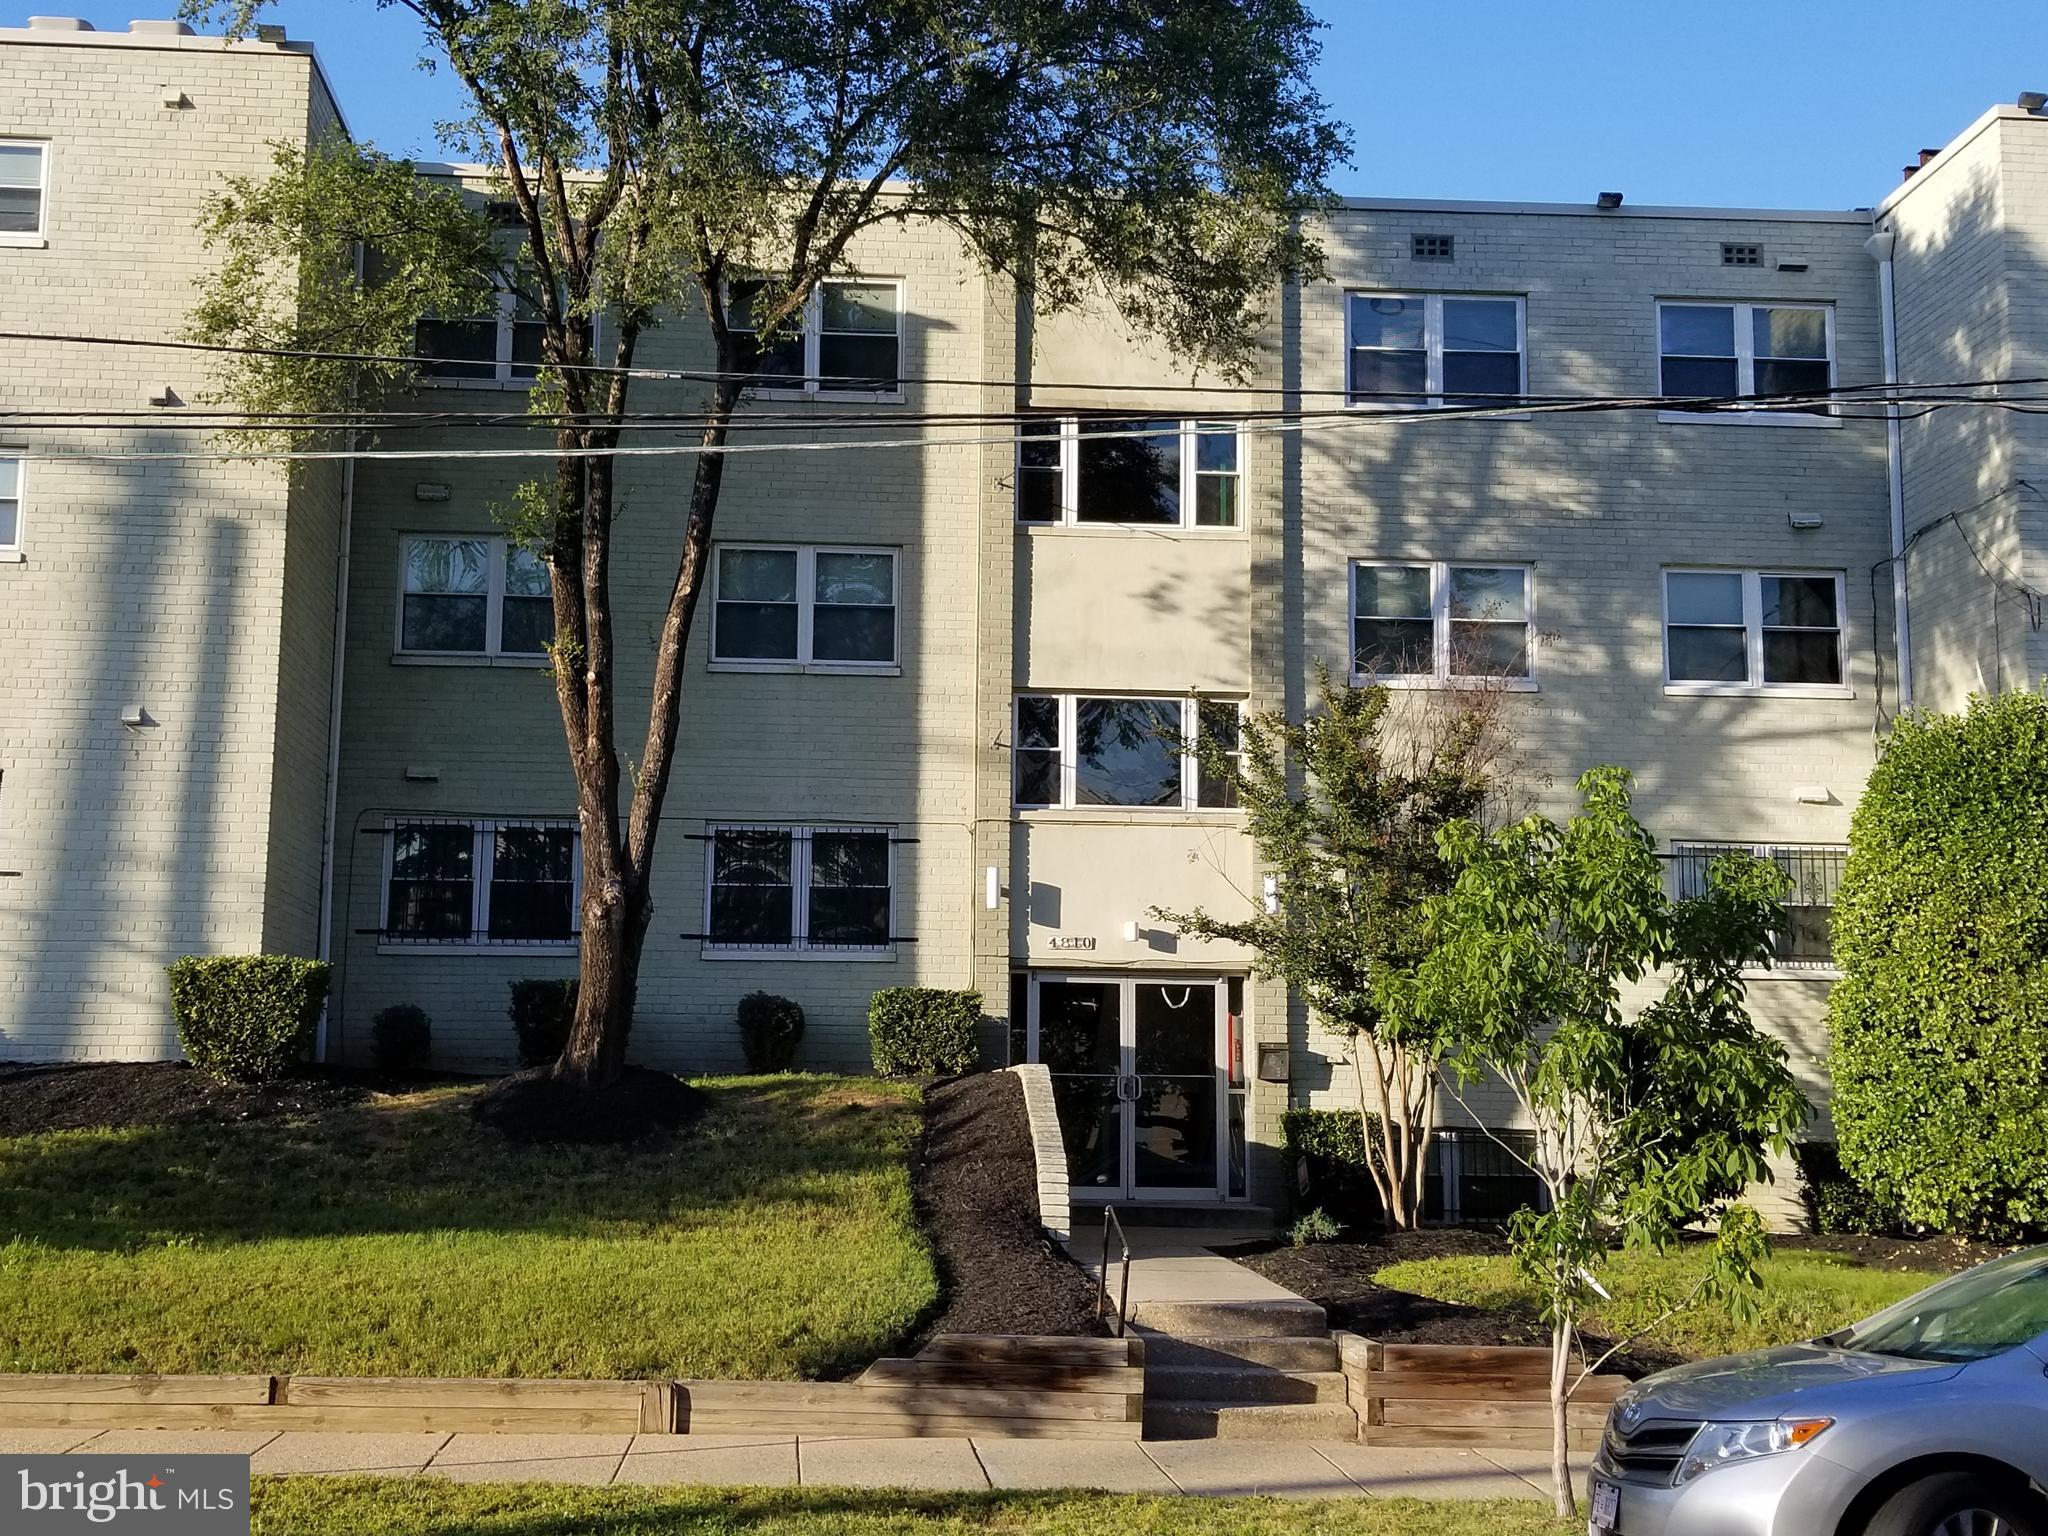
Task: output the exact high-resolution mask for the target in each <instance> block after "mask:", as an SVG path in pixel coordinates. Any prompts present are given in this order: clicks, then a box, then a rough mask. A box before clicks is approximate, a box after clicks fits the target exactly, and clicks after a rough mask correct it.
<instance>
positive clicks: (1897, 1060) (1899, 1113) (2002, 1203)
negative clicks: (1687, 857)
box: [1828, 693, 2048, 1237]
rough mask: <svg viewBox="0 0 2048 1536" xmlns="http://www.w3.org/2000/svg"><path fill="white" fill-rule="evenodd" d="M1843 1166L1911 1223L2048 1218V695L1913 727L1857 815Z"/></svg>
mask: <svg viewBox="0 0 2048 1536" xmlns="http://www.w3.org/2000/svg"><path fill="white" fill-rule="evenodd" d="M1834 953H1835V960H1836V962H1837V963H1838V964H1839V965H1840V966H1841V968H1842V979H1841V980H1840V981H1838V982H1837V983H1835V986H1834V990H1833V992H1832V994H1831V996H1830V997H1829V1000H1828V1015H1829V1026H1830V1031H1831V1035H1832V1038H1831V1040H1830V1044H1829V1051H1828V1067H1829V1071H1830V1072H1831V1073H1832V1075H1833V1078H1834V1098H1833V1101H1832V1105H1831V1107H1832V1110H1833V1114H1834V1120H1835V1129H1836V1135H1837V1136H1838V1138H1839V1141H1840V1150H1841V1158H1842V1166H1843V1168H1844V1169H1846V1170H1847V1171H1848V1172H1849V1173H1850V1174H1851V1175H1852V1176H1853V1177H1854V1178H1855V1179H1856V1181H1857V1182H1858V1183H1859V1184H1861V1185H1862V1186H1863V1187H1864V1188H1865V1189H1867V1190H1869V1191H1870V1192H1871V1194H1872V1195H1873V1196H1875V1197H1876V1199H1877V1201H1878V1202H1879V1204H1880V1207H1881V1208H1882V1207H1884V1206H1896V1207H1898V1208H1899V1209H1900V1210H1901V1211H1902V1212H1903V1214H1904V1216H1905V1217H1906V1219H1908V1220H1910V1221H1916V1222H1923V1223H1925V1224H1927V1225H1929V1226H1933V1227H1941V1228H1960V1229H1964V1230H1968V1231H1974V1232H1981V1233H1984V1234H1986V1235H1990V1236H1997V1237H2010V1236H2016V1235H2019V1234H2020V1233H2023V1232H2025V1231H2028V1230H2039V1229H2041V1228H2043V1227H2048V1117H2044V1116H2043V1114H2042V1111H2041V1106H2042V1103H2043V1102H2044V1100H2048V699H2044V698H2042V697H2041V696H2039V695H2038V694H2026V693H2017V694H2007V695H2005V696H2004V697H2002V698H1996V699H1984V698H1978V699H1972V700H1971V701H1970V707H1969V711H1968V713H1966V714H1963V715H1923V716H1918V717H1910V716H1909V717H1907V718H1904V719H1901V720H1900V721H1899V722H1898V725H1897V727H1896V728H1895V729H1894V731H1893V732H1892V736H1891V739H1890V740H1889V741H1888V742H1886V744H1885V749H1884V755H1883V756H1882V757H1881V758H1879V759H1878V764H1877V767H1876V769H1875V770H1874V771H1873V772H1872V773H1871V776H1870V782H1869V784H1868V785H1867V786H1866V787H1865V789H1864V791H1863V798H1862V799H1861V800H1860V801H1859V802H1858V803H1857V806H1856V814H1855V817H1854V819H1853V820H1852V821H1851V822H1850V824H1849V862H1848V866H1847V868H1846V869H1845V870H1844V871H1843V875H1842V887H1841V891H1840V892H1839V894H1838V895H1837V897H1836V900H1835V912H1834Z"/></svg>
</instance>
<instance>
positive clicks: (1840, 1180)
mask: <svg viewBox="0 0 2048 1536" xmlns="http://www.w3.org/2000/svg"><path fill="white" fill-rule="evenodd" d="M1792 1161H1793V1162H1794V1163H1795V1164H1797V1165H1798V1168H1799V1185H1800V1189H1799V1193H1800V1198H1801V1199H1802V1200H1803V1201H1804V1202H1805V1204H1806V1217H1807V1220H1808V1221H1810V1222H1812V1223H1813V1230H1814V1231H1816V1232H1824V1233H1829V1234H1832V1235H1840V1234H1851V1235H1854V1236H1858V1237H1892V1236H1895V1235H1896V1234H1897V1233H1898V1230H1899V1228H1900V1227H1901V1226H1902V1225H1904V1222H1903V1221H1902V1220H1901V1218H1900V1215H1899V1208H1898V1207H1897V1206H1896V1205H1889V1204H1887V1203H1886V1202H1885V1201H1883V1200H1880V1199H1879V1198H1878V1197H1877V1196H1875V1195H1873V1194H1872V1193H1871V1192H1870V1191H1869V1190H1867V1189H1865V1188H1864V1187H1863V1186H1862V1185H1861V1184H1858V1183H1857V1182H1856V1181H1855V1180H1854V1179H1852V1178H1850V1177H1849V1175H1848V1174H1846V1173H1844V1172H1843V1171H1842V1159H1841V1155H1840V1153H1839V1152H1838V1151H1837V1149H1836V1147H1835V1144H1834V1143H1833V1142H1832V1141H1801V1142H1795V1143H1793V1146H1792Z"/></svg>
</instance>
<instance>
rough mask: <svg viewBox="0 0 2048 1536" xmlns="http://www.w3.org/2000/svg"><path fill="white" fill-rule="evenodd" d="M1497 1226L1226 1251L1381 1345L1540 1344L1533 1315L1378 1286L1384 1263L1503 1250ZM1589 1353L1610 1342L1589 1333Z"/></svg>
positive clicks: (1647, 1367) (1642, 1358)
mask: <svg viewBox="0 0 2048 1536" xmlns="http://www.w3.org/2000/svg"><path fill="white" fill-rule="evenodd" d="M1507 1251H1508V1245H1507V1241H1506V1239H1505V1238H1503V1237H1502V1236H1501V1235H1500V1234H1499V1233H1498V1232H1483V1231H1473V1230H1468V1229H1465V1228H1458V1227H1437V1228H1428V1229H1425V1230H1423V1231H1420V1232H1396V1233H1392V1234H1389V1235H1387V1236H1385V1237H1380V1238H1376V1239H1373V1240H1372V1241H1369V1242H1345V1243H1313V1244H1310V1245H1309V1246H1308V1247H1306V1248H1288V1247H1280V1246H1263V1245H1262V1246H1259V1247H1252V1248H1238V1249H1234V1250H1230V1257H1231V1258H1233V1259H1236V1260H1237V1262H1238V1263H1240V1264H1242V1265H1244V1266H1245V1267H1246V1268H1247V1269H1250V1270H1253V1271H1255V1272H1257V1273H1258V1274H1261V1275H1264V1276H1265V1277H1266V1278H1267V1279H1268V1280H1272V1281H1274V1282H1276V1283H1277V1284H1280V1285H1284V1286H1286V1287H1287V1288H1288V1289H1289V1290H1290V1291H1293V1292H1295V1293H1296V1294H1298V1295H1302V1296H1306V1297H1307V1298H1308V1299H1309V1300H1310V1301H1313V1302H1315V1303H1317V1304H1318V1305H1320V1306H1321V1307H1322V1308H1323V1309H1324V1310H1325V1311H1327V1312H1328V1313H1329V1314H1330V1326H1331V1327H1333V1328H1348V1329H1350V1330H1351V1331H1352V1332H1353V1333H1361V1334H1364V1335H1365V1336H1366V1337H1367V1338H1369V1339H1378V1340H1380V1341H1381V1342H1382V1343H1386V1344H1468V1345H1471V1344H1477V1345H1502V1344H1506V1345H1523V1346H1528V1347H1532V1348H1534V1347H1544V1348H1547V1347H1548V1346H1549V1344H1550V1330H1549V1329H1548V1328H1546V1327H1544V1326H1543V1324H1542V1323H1540V1322H1538V1321H1537V1320H1536V1319H1535V1318H1532V1317H1526V1316H1523V1315H1521V1314H1518V1313H1513V1312H1501V1311H1495V1310H1491V1309H1489V1308H1485V1307H1466V1306H1460V1305H1459V1304H1458V1303H1456V1302H1450V1301H1438V1300H1436V1299H1435V1298H1433V1297H1429V1296H1417V1295H1415V1294H1414V1293H1413V1292H1411V1291H1396V1290H1392V1289H1389V1288H1388V1287H1386V1286H1384V1285H1375V1284H1374V1283H1373V1278H1372V1277H1373V1276H1374V1275H1375V1274H1376V1273H1377V1272H1379V1271H1380V1270H1382V1269H1384V1268H1386V1267H1387V1266H1388V1265H1389V1264H1400V1263H1403V1262H1405V1261H1406V1260H1409V1259H1437V1258H1446V1257H1452V1256H1457V1255H1463V1254H1499V1253H1506V1252H1507ZM1584 1343H1585V1349H1586V1352H1587V1354H1588V1355H1599V1354H1601V1353H1603V1352H1604V1351H1605V1350H1606V1348H1607V1343H1608V1341H1606V1340H1603V1339H1599V1338H1595V1337H1593V1336H1591V1335H1587V1336H1586V1337H1585V1340H1584ZM1684 1360H1685V1357H1684V1356H1683V1355H1678V1354H1673V1353H1671V1352H1669V1351H1666V1350H1658V1349H1653V1348H1647V1347H1645V1346H1642V1345H1637V1346H1635V1347H1634V1348H1632V1349H1629V1350H1626V1351H1624V1352H1623V1353H1621V1354H1619V1355H1616V1356H1615V1357H1614V1359H1613V1360H1612V1361H1610V1362H1609V1364H1608V1366H1607V1369H1608V1370H1610V1371H1615V1372H1618V1373H1620V1374H1621V1375H1624V1376H1628V1377H1630V1378H1635V1377H1640V1376H1647V1375H1649V1374H1650V1373H1651V1372H1652V1371H1661V1370H1664V1369H1666V1368H1667V1367H1669V1366H1673V1365H1680V1364H1683V1363H1684Z"/></svg>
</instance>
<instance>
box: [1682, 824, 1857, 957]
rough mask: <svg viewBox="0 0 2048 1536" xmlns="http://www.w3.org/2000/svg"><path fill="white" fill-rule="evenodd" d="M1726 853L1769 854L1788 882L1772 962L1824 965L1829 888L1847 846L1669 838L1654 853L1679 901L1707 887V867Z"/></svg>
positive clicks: (1829, 953)
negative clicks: (1662, 851) (1663, 850)
mask: <svg viewBox="0 0 2048 1536" xmlns="http://www.w3.org/2000/svg"><path fill="white" fill-rule="evenodd" d="M1727 853H1752V854H1755V855H1756V856H1757V857H1758V858H1760V859H1769V860H1770V861H1771V862H1772V863H1773V864H1776V865H1777V866H1778V867H1779V868H1780V869H1782V870H1784V871H1785V874H1786V876H1787V878H1789V879H1790V881H1791V882H1792V884H1791V888H1790V889H1789V890H1787V891H1786V893H1785V917H1786V920H1787V921H1786V927H1785V930H1784V931H1783V932H1782V933H1780V934H1779V935H1778V943H1777V953H1776V956H1775V960H1776V963H1777V964H1779V965H1786V966H1802V965H1803V966H1814V967H1826V966H1830V965H1832V964H1833V963H1834V948H1833V944H1832V941H1831V939H1830V934H1829V929H1830V923H1831V920H1832V918H1833V914H1834V906H1835V893H1836V892H1837V891H1839V890H1840V889H1841V885H1842V867H1843V865H1844V864H1845V863H1846V862H1847V861H1848V857H1849V850H1848V849H1847V848H1843V847H1840V846H1835V845H1818V846H1804V845H1798V844H1783V843H1675V844H1673V845H1672V848H1671V851H1670V852H1669V853H1665V854H1660V855H1658V857H1660V858H1662V859H1663V860H1664V861H1665V864H1666V867H1667V868H1668V869H1669V870H1670V873H1671V882H1670V883H1671V894H1672V896H1673V897H1674V898H1675V899H1677V900H1680V901H1684V900H1688V899H1690V898H1692V897H1695V896H1701V895H1704V894H1705V893H1706V890H1707V870H1708V868H1709V867H1710V866H1711V865H1712V864H1713V862H1714V860H1716V859H1718V858H1720V857H1721V856H1722V855H1723V854H1727Z"/></svg>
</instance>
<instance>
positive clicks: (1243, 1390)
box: [1145, 1363, 1345, 1403]
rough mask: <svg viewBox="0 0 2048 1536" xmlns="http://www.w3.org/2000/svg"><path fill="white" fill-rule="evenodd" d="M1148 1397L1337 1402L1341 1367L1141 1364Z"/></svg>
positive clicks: (1199, 1400)
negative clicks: (1305, 1368)
mask: <svg viewBox="0 0 2048 1536" xmlns="http://www.w3.org/2000/svg"><path fill="white" fill-rule="evenodd" d="M1145 1400H1146V1401H1147V1402H1196V1403H1341V1402H1343V1401H1344V1400H1345V1393H1344V1373H1343V1372H1342V1371H1276V1370H1273V1369H1272V1368H1270V1367H1268V1366H1262V1365H1236V1366H1229V1365H1225V1366H1211V1365H1193V1366H1187V1365H1164V1366H1162V1365H1152V1364H1149V1363H1148V1364H1147V1365H1146V1367H1145Z"/></svg>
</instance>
